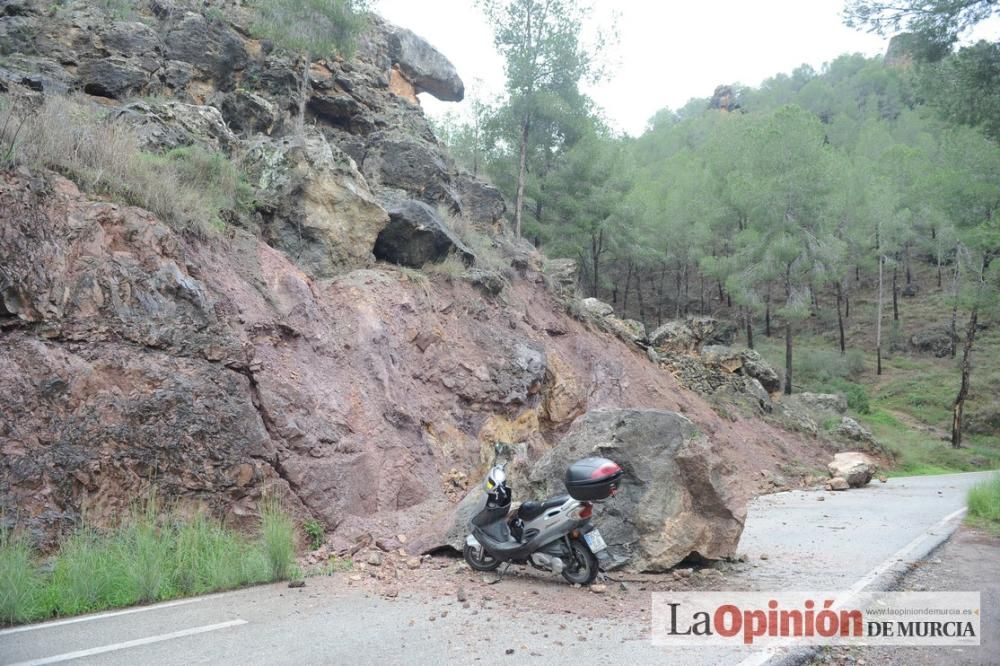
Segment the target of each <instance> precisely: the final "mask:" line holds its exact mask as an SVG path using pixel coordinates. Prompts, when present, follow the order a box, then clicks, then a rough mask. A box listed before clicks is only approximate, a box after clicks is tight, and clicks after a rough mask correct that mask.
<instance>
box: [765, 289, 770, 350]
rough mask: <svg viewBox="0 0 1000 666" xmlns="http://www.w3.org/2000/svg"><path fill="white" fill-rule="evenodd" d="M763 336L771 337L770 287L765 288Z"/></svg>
mask: <svg viewBox="0 0 1000 666" xmlns="http://www.w3.org/2000/svg"><path fill="white" fill-rule="evenodd" d="M764 336H765V337H768V338H769V337H771V287H768V288H767V296H766V297H765V298H764Z"/></svg>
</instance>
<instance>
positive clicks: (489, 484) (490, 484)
mask: <svg viewBox="0 0 1000 666" xmlns="http://www.w3.org/2000/svg"><path fill="white" fill-rule="evenodd" d="M495 486H496V484H495V483H493V479H486V490H493V488H494V487H495Z"/></svg>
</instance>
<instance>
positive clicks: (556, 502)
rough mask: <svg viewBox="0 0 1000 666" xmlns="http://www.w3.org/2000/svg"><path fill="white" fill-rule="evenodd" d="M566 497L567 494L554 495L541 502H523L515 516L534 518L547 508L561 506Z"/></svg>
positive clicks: (523, 518)
mask: <svg viewBox="0 0 1000 666" xmlns="http://www.w3.org/2000/svg"><path fill="white" fill-rule="evenodd" d="M568 499H569V495H556V496H555V497H550V498H549V499H547V500H544V501H542V502H533V501H528V502H524V503H522V504H521V508H519V509H518V510H517V517H518V518H520V519H521V520H534V519H535V518H537V517H538V516H540V515H542V514H543V513H545V512H546V511H548V510H549V509H554V508H556V507H557V506H562V505H563V504H565V503H566V500H568Z"/></svg>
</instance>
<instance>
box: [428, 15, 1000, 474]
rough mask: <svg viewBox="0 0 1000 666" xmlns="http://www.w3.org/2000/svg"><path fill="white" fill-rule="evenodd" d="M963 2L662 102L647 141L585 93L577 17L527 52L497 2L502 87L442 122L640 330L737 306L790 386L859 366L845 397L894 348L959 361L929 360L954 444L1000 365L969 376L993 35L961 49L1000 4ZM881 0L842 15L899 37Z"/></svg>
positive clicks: (994, 137) (991, 284)
mask: <svg viewBox="0 0 1000 666" xmlns="http://www.w3.org/2000/svg"><path fill="white" fill-rule="evenodd" d="M494 4H496V3H494ZM501 4H502V3H501ZM530 4H532V3H507V7H508V9H510V8H511V7H513V6H514V5H518V7H520V9H519V10H518V11H520V10H524V9H525V7H522V6H521V5H525V6H526V5H530ZM956 4H957V5H962V8H960V9H961V12H959V13H957V14H953V15H945V14H944V13H942V14H940V15H935V16H932V17H931V18H933V19H934V20H930V19H927V18H926V17H925V16H924V14H919V13H917V12H918V10H916V9H914V10H913V11H914V13H913V16H916V17H917V19H915V20H911V21H910V22H909V27H910V29H911V30H912V32H910V33H904V34H899V35H897V36H896V37H894V38H893V40H892V41H891V43H890V48H889V51H888V53H887V54H886V55H885V57H877V58H866V57H864V56H861V55H857V54H855V55H850V54H845V55H843V56H841V57H839V58H837V59H835V60H834V61H832V62H830V63H827V64H826V65H824V66H823V67H822V68H821V69H820V70H819V71H817V70H814V69H813V68H811V67H809V66H805V65H804V66H801V67H799V68H798V69H796V70H795V71H793V72H792V73H790V74H777V75H775V76H773V77H772V78H769V79H767V80H765V81H764V82H763V83H762V84H760V85H759V86H758V87H745V86H740V85H737V84H732V85H720V86H718V87H717V88H716V89H715V91H714V95H712V96H711V97H710V98H704V99H693V100H691V101H690V102H689V103H688V104H686V105H685V106H684V107H683V108H682V109H679V110H671V109H663V110H661V111H659V112H658V113H657V114H656V115H655V116H654V117H653V118H651V119H650V121H649V124H648V128H647V130H646V131H645V132H644V133H643V134H642V135H641V136H639V137H637V138H632V137H627V136H620V135H618V134H616V132H615V131H613V130H612V129H611V128H609V127H608V126H607V124H606V123H605V122H604V121H603V120H602V119H601V115H600V111H599V109H595V107H594V105H593V104H592V103H591V102H590V101H589V100H588V99H587V97H586V96H585V95H583V94H582V93H581V92H580V90H581V82H582V81H583V80H585V79H587V77H591V78H593V77H595V76H596V77H599V76H600V75H601V74H602V72H601V70H600V68H599V67H598V66H597V62H598V60H597V59H596V58H595V54H596V53H597V52H598V51H597V50H596V49H595V48H594V47H593V46H591V47H590V48H589V50H588V47H587V46H586V45H584V43H583V40H582V38H581V37H580V35H581V34H583V32H584V31H583V27H584V19H583V16H582V15H579V14H577V15H574V14H573V13H572V12H569V13H568V15H567V16H568V18H565V17H564V18H562V19H559V20H552V19H551V18H550V20H549V23H550V24H551V25H548V27H547V28H546V27H541V28H539V27H537V25H536V41H535V42H534V46H532V45H530V44H529V45H528V46H525V44H524V43H519V42H517V40H515V39H513V38H512V37H511V32H512V31H516V28H512V27H510V26H512V25H514V24H515V22H514V21H512V20H510V17H507V20H506V21H500V20H498V14H497V10H496V8H495V7H493V8H492V11H493V13H492V14H488V15H489V16H490V17H491V18H492V20H493V22H494V24H495V25H498V26H499V25H503V26H505V27H503V28H498V30H497V45H498V47H499V48H500V50H501V52H503V53H504V54H505V55H506V57H507V63H508V72H507V73H508V90H507V93H506V95H505V96H504V97H503V98H502V99H500V100H498V101H497V102H496V103H495V104H494V105H493V106H490V105H488V104H483V103H477V104H475V105H473V116H474V117H473V118H472V119H471V120H470V121H466V122H458V121H456V118H455V117H450V118H448V119H446V120H445V122H443V123H442V127H441V134H443V135H444V136H445V137H446V138H447V140H448V142H449V143H450V144H451V146H452V148H453V152H454V154H455V155H457V156H458V157H459V159H461V160H463V161H464V162H465V163H466V165H467V166H468V168H470V169H475V170H478V171H480V172H485V173H486V174H487V175H488V176H489V177H490V178H491V179H492V180H493V181H494V183H495V184H496V185H497V186H499V187H500V188H501V189H503V190H505V193H506V194H507V196H508V198H509V199H510V200H511V201H515V202H520V201H523V204H522V205H523V222H522V223H521V225H520V226H521V227H522V233H523V234H524V235H525V236H526V237H527V238H529V239H530V240H531V241H532V242H534V244H535V245H536V246H538V247H540V248H542V249H543V251H545V252H546V253H547V254H549V255H555V256H565V257H571V258H574V259H576V260H577V262H578V266H579V275H578V277H579V283H580V285H581V289H582V290H583V291H584V292H586V293H588V294H589V295H592V296H595V297H598V298H600V299H602V300H604V301H607V302H608V303H610V304H612V305H613V306H614V308H615V310H616V313H618V314H620V315H621V316H622V317H627V318H634V319H637V320H639V321H641V322H643V323H644V324H646V325H647V326H658V325H660V324H661V323H662V322H663V321H666V320H669V319H672V318H677V317H682V316H685V315H688V314H712V315H715V316H721V317H723V318H727V319H729V320H731V321H733V322H734V323H737V324H738V325H739V327H740V330H741V332H742V335H743V342H744V343H745V344H747V345H748V346H750V347H754V346H755V343H756V345H757V346H761V342H762V340H763V342H764V345H763V348H762V351H763V352H764V353H765V355H767V356H769V357H770V358H771V360H772V361H773V362H775V365H781V366H783V367H784V388H785V391H786V392H791V391H792V390H793V388H801V387H805V388H821V387H825V388H831V386H830V385H829V384H830V381H831V380H837V381H839V380H850V381H848V382H847V383H848V384H855V383H857V382H860V383H862V384H872V383H873V382H876V385H874V386H870V387H869V388H867V389H857V388H855V389H852V390H865V391H867V392H872V391H874V392H875V393H876V394H878V391H879V386H881V384H878V382H882V383H884V381H891V380H889V379H883V378H882V377H883V375H885V374H891V373H890V372H889V370H890V368H888V367H887V366H888V365H890V362H889V358H888V357H889V356H891V355H893V354H898V353H901V352H907V353H908V352H917V353H918V354H920V353H924V352H928V350H930V352H931V353H929V354H925V355H924V356H923V357H922V358H924V359H926V362H928V363H932V364H935V363H937V364H946V367H940V368H939V367H937V366H935V367H934V369H933V371H931V369H929V368H928V369H925V370H926V371H927V372H926V373H925V374H928V375H934V376H936V377H938V378H939V379H940V378H941V377H945V378H947V381H945V382H944V384H943V385H942V383H941V382H937V383H936V384H935V385H934V386H933V387H926V389H927V391H928V392H931V393H933V396H931V397H932V398H933V400H935V404H939V406H940V407H941V408H942V409H943V410H947V412H948V414H946V415H938V416H941V418H937V419H935V420H934V423H933V427H934V428H935V431H936V430H937V429H949V428H950V429H951V430H952V431H953V432H952V434H951V435H950V439H951V441H952V444H953V445H954V446H955V447H958V446H960V445H961V441H962V440H961V434H962V428H961V427H960V425H961V424H960V423H958V422H957V421H960V420H961V417H962V411H963V409H962V407H963V405H964V403H965V400H966V399H967V398H968V396H969V395H970V391H972V386H973V384H972V383H970V375H971V376H973V377H977V378H978V382H979V384H978V386H979V387H980V392H979V393H976V392H975V391H972V394H973V396H974V399H975V400H976V401H977V403H978V404H977V406H976V409H975V410H974V411H976V414H977V416H976V419H977V426H976V428H975V429H976V430H978V431H979V432H981V433H985V434H990V433H993V434H995V432H996V427H995V426H996V418H995V417H994V416H992V415H995V414H996V413H997V411H998V409H997V405H996V402H995V399H994V398H993V397H992V395H994V394H995V389H996V383H997V380H998V377H997V374H996V373H995V372H994V370H993V369H992V366H991V365H990V363H991V362H990V360H989V359H988V358H982V359H979V360H980V361H982V363H981V365H982V367H981V368H980V369H979V370H978V372H980V373H981V374H980V375H977V370H976V368H977V365H976V364H977V362H978V361H974V359H973V351H974V350H975V349H976V347H977V343H976V339H975V338H976V336H977V335H978V336H979V338H980V341H979V343H978V345H980V346H983V345H985V346H987V347H988V346H989V345H990V344H991V341H992V338H991V337H990V333H989V330H990V328H989V326H990V322H991V321H992V318H993V317H995V315H996V312H997V303H998V300H1000V299H998V293H1000V291H998V275H997V273H998V272H997V266H996V264H995V262H993V259H994V257H995V256H996V254H997V252H998V249H1000V231H998V224H997V212H998V209H1000V150H998V146H997V141H998V139H1000V127H998V125H997V122H998V120H997V119H998V118H1000V97H998V93H997V90H1000V87H998V85H997V84H998V82H1000V46H998V44H997V43H994V42H986V41H979V42H977V43H972V44H968V45H965V46H963V47H961V48H958V49H954V48H953V46H952V45H953V44H954V43H955V42H956V39H957V35H958V34H959V33H960V32H961V30H962V29H964V28H966V27H968V26H970V25H972V24H974V23H975V22H976V21H978V20H980V19H982V18H985V17H988V16H990V14H991V12H992V11H993V9H992V7H993V3H989V2H966V3H956ZM487 5H488V8H489V6H490V3H487ZM903 5H906V6H907V7H910V6H912V7H916V6H917V5H916V4H914V3H903ZM879 7H881V5H878V4H877V3H864V2H855V3H853V4H851V5H850V6H848V7H847V10H848V17H849V19H851V20H853V21H854V22H855V23H856V24H857V25H870V26H871V27H873V28H875V29H880V30H883V31H890V33H891V31H892V29H893V28H895V29H899V28H900V26H903V27H905V26H906V25H907V18H908V15H906V14H905V13H901V14H900V15H898V16H895V22H893V17H894V15H891V13H890V12H889V11H888V10H879ZM876 10H879V11H883V14H878V13H877V12H876ZM526 11H527V12H528V13H530V8H529V9H528V10H526ZM919 11H923V10H922V9H920V10H919ZM956 11H957V10H956ZM900 12H902V10H900ZM962 12H964V13H962ZM927 16H930V13H928V14H927ZM851 17H853V18H851ZM921 17H924V18H921ZM537 18H538V17H537V16H536V20H537ZM909 18H912V16H910V17H909ZM925 19H926V20H925ZM921 20H923V21H924V22H922V23H921V22H920V21H921ZM880 21H881V22H880ZM523 28H524V25H522V29H523ZM567 35H572V36H573V38H568V37H567ZM528 56H530V57H528ZM526 61H527V62H532V63H535V65H536V69H535V70H534V71H533V72H532V73H527V74H526V73H525V71H524V69H525V65H524V62H526ZM563 62H572V63H574V65H575V67H576V69H574V70H572V71H571V70H570V69H569V68H561V67H560V66H559V64H560V63H563ZM554 71H558V72H562V74H561V75H560V76H553V75H552V72H554ZM574 76H575V78H574ZM526 81H528V82H534V85H533V86H531V85H527V84H526V83H525V82H526ZM706 85H708V86H709V88H708V89H710V84H708V83H706ZM706 92H707V90H706ZM518 120H520V121H521V122H520V124H518V122H517V121H518ZM519 190H523V193H522V192H521V191H519ZM517 207H518V204H515V208H517ZM772 336H781V337H780V338H779V339H780V340H781V342H780V345H781V347H779V346H778V340H774V341H771V340H770V338H771V337H772ZM984 336H985V337H984ZM993 342H995V341H993ZM799 345H802V350H801V351H802V353H801V354H799V353H798V352H799ZM831 352H839V354H840V357H839V358H838V357H837V355H836V353H834V354H832V355H831ZM816 354H819V355H821V356H823V357H824V358H825V359H826V360H824V361H817V360H816V358H815V357H816ZM935 354H936V355H937V357H945V358H947V359H948V360H947V361H931V360H930V359H931V358H933V357H934V356H935ZM988 356H990V354H989V352H987V353H986V354H983V357H988ZM952 358H956V359H958V360H957V361H955V362H952V361H951V360H950V359H952ZM799 360H801V361H802V362H803V365H804V367H803V368H802V369H803V371H804V374H803V375H802V376H801V377H800V376H799V375H797V374H796V371H797V369H798V361H799ZM895 362H896V361H893V363H895ZM920 362H924V361H920ZM817 366H825V367H823V368H819V371H818V372H816V370H817ZM835 383H836V381H835ZM843 384H844V382H843V381H840V385H841V386H840V388H841V389H843ZM991 387H992V388H991ZM833 388H836V387H833ZM920 392H923V389H922V390H921V391H920ZM945 394H946V395H945ZM925 397H926V396H925ZM914 399H915V400H917V401H918V403H919V401H920V400H922V399H923V398H914ZM916 411H918V412H919V411H920V409H919V404H918V405H917V406H916ZM918 416H919V414H918ZM983 419H985V421H983ZM953 421H955V423H952V422H953ZM925 425H926V424H925ZM988 455H989V456H990V457H992V455H994V454H993V453H992V452H989V453H988Z"/></svg>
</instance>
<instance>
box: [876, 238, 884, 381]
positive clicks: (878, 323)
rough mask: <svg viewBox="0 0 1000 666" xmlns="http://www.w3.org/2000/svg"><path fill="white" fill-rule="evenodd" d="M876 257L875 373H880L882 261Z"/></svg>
mask: <svg viewBox="0 0 1000 666" xmlns="http://www.w3.org/2000/svg"><path fill="white" fill-rule="evenodd" d="M883 259H884V257H882V255H879V258H878V305H877V306H876V308H875V374H876V375H881V374H882V262H883Z"/></svg>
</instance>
